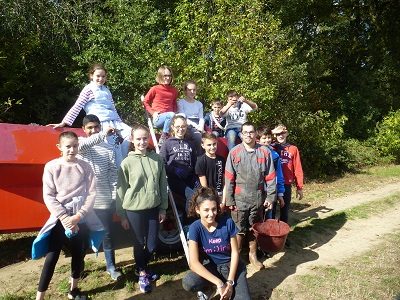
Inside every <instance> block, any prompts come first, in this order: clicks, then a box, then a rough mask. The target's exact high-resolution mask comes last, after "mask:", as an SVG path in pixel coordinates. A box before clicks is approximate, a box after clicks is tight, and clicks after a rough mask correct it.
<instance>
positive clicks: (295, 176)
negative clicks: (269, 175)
mask: <svg viewBox="0 0 400 300" xmlns="http://www.w3.org/2000/svg"><path fill="white" fill-rule="evenodd" d="M272 133H273V134H274V135H275V136H276V143H275V144H274V145H272V146H273V147H274V149H275V151H276V152H278V154H279V156H280V158H281V163H282V171H283V177H284V180H285V193H284V194H283V200H284V202H285V205H284V206H283V207H282V208H281V209H280V220H281V221H283V222H286V223H288V219H289V209H290V201H291V198H292V184H296V187H297V190H296V197H297V198H299V200H301V199H303V168H302V167H301V161H300V152H299V149H298V148H297V147H296V146H294V145H291V144H289V143H288V142H287V141H286V139H287V136H288V131H287V129H286V126H285V125H282V124H280V125H278V126H276V127H275V128H274V129H273V130H272ZM273 217H274V218H275V213H274V215H273Z"/></svg>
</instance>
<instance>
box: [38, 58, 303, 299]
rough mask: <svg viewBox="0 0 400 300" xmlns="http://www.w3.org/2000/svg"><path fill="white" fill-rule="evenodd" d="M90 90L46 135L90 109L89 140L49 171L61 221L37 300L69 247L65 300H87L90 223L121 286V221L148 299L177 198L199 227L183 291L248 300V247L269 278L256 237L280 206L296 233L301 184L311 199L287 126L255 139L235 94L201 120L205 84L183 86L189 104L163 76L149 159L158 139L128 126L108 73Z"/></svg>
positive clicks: (244, 105)
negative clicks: (293, 217) (153, 262)
mask: <svg viewBox="0 0 400 300" xmlns="http://www.w3.org/2000/svg"><path fill="white" fill-rule="evenodd" d="M89 79H90V83H89V84H88V85H87V86H85V87H84V89H83V90H82V92H81V93H80V95H79V97H78V99H77V101H76V103H75V104H74V105H73V106H72V108H71V109H70V110H69V112H68V113H67V115H66V116H65V118H64V119H63V121H62V122H61V123H59V124H49V126H52V127H53V128H59V127H64V126H66V125H71V124H72V123H73V122H74V120H75V118H76V117H77V115H78V114H79V112H80V110H81V109H82V108H83V109H84V110H85V112H86V116H85V118H84V120H83V126H82V128H83V130H84V132H85V133H86V135H87V136H86V137H79V138H78V137H77V136H76V134H75V133H73V132H71V131H66V132H63V133H61V134H60V136H59V141H58V144H57V147H58V149H59V150H60V151H61V157H59V158H57V159H54V160H52V161H50V162H48V163H47V164H46V166H45V169H44V174H43V197H44V202H45V204H46V206H47V207H48V209H49V211H50V213H51V218H53V219H54V220H55V221H54V222H53V223H54V224H53V227H51V228H48V226H45V227H46V228H45V227H44V228H43V229H42V231H41V232H40V233H39V236H38V238H39V237H40V236H43V234H44V233H46V234H47V235H48V245H47V248H46V251H45V253H44V255H45V256H46V259H45V264H44V266H43V270H42V274H41V277H40V281H39V287H38V292H37V296H36V299H37V300H39V299H44V296H45V292H46V290H47V289H48V286H49V283H50V280H51V278H52V276H53V273H54V269H55V265H56V263H57V260H58V257H59V255H60V251H61V247H62V245H63V244H67V245H68V246H69V248H70V250H71V255H72V259H71V280H70V284H71V286H70V291H69V293H68V298H69V299H85V296H84V295H83V294H82V292H81V291H80V290H79V288H78V280H79V278H80V275H81V272H82V271H83V268H84V257H85V252H86V247H87V239H88V236H89V235H90V232H91V230H93V228H92V226H91V225H90V223H91V219H92V218H89V212H90V215H91V217H97V218H98V220H99V221H100V223H101V224H102V227H101V228H100V229H101V230H99V229H98V228H97V229H96V230H97V232H101V233H102V236H101V237H102V245H103V251H104V255H105V260H106V271H107V272H108V273H109V274H110V276H111V279H113V280H118V279H119V278H120V277H121V275H122V274H121V272H120V271H119V270H118V269H117V268H116V264H115V250H114V241H113V236H114V235H113V233H112V228H113V226H112V216H113V214H114V212H116V213H117V215H118V216H119V217H120V220H121V225H122V227H123V228H124V229H126V230H129V232H130V237H131V241H132V244H133V249H134V259H135V264H136V268H135V273H136V275H137V276H138V284H139V289H140V291H141V292H143V293H148V292H150V291H151V290H152V284H151V282H153V281H155V280H157V279H158V278H159V275H158V274H156V273H154V272H152V270H150V269H149V267H148V266H149V261H150V258H151V256H152V254H153V252H154V251H155V250H156V247H157V236H158V230H159V226H160V223H162V222H164V221H165V218H166V210H167V208H168V192H167V190H168V187H169V189H170V190H171V191H172V192H174V193H175V194H176V195H179V197H180V198H182V199H184V202H185V207H184V208H185V213H186V216H185V217H187V218H190V217H197V218H199V219H198V220H196V221H194V222H193V223H192V224H191V225H190V227H189V231H188V234H187V237H188V245H189V267H190V270H191V271H189V272H188V273H187V274H186V276H185V277H184V279H183V282H182V284H183V287H184V289H186V290H188V291H192V292H195V293H196V294H197V297H198V299H208V295H207V293H206V288H207V286H210V285H215V286H216V289H217V291H218V293H219V295H220V298H221V299H250V292H249V288H248V285H247V280H246V266H245V265H244V264H243V263H242V261H241V259H240V252H241V249H242V245H244V240H245V239H246V238H247V240H248V244H249V262H250V263H251V264H252V265H253V266H255V267H256V268H258V269H261V268H263V264H262V263H261V262H260V261H259V260H258V258H257V242H256V239H255V237H254V235H253V234H252V231H251V226H252V225H253V224H254V223H256V222H259V221H262V219H263V217H267V218H275V215H276V211H277V207H279V208H280V218H281V220H283V221H285V222H288V212H289V207H290V200H291V187H292V185H293V184H296V186H297V189H296V191H297V195H298V196H299V198H300V199H301V198H302V197H303V194H302V188H303V173H302V168H301V162H300V155H299V151H298V149H297V147H296V146H294V145H291V144H289V143H287V140H286V139H287V135H288V131H287V129H286V127H285V126H284V125H282V124H280V125H278V126H276V127H274V128H261V129H259V130H256V128H255V126H254V125H253V124H251V123H249V122H247V114H248V113H249V112H251V111H252V110H255V109H257V104H256V103H254V102H252V101H250V100H248V99H246V98H244V97H243V96H240V95H239V94H238V93H236V92H235V91H229V92H228V93H227V104H226V105H224V106H223V105H222V103H221V101H214V102H212V111H211V112H210V113H209V114H207V115H206V116H205V117H204V115H203V104H202V103H201V102H200V101H198V100H196V88H197V86H196V83H195V82H194V81H191V80H190V81H187V82H185V84H184V86H183V91H184V94H185V97H184V98H182V99H179V100H178V101H177V99H178V96H179V92H178V90H177V89H176V88H175V87H174V86H173V85H172V82H173V75H172V70H171V68H169V67H167V66H162V67H160V68H159V70H158V72H157V76H156V81H157V83H158V84H157V85H155V86H153V87H152V88H150V90H149V91H148V93H147V94H146V96H145V98H144V106H145V109H146V111H147V112H148V113H149V115H150V116H151V118H152V121H153V125H154V127H156V128H160V130H161V134H160V139H159V141H158V144H159V145H161V148H160V151H159V154H157V153H155V152H154V151H151V150H149V149H148V146H149V139H150V131H149V128H147V127H146V126H143V125H135V126H133V127H130V126H128V125H127V124H125V123H123V121H122V120H121V118H120V117H119V115H118V113H117V111H116V109H115V105H114V102H113V99H112V96H111V93H110V91H109V90H108V88H107V87H106V86H105V82H106V79H107V71H106V69H105V68H104V67H103V66H102V65H100V64H95V65H93V66H92V68H91V69H90V71H89ZM222 136H225V137H226V139H227V146H228V149H229V150H230V151H229V154H228V157H227V158H226V160H225V158H223V157H221V156H219V155H217V141H218V137H222ZM274 137H276V141H274V140H273V139H274ZM76 199H79V201H78V200H76ZM71 203H74V204H73V205H72V207H73V209H71V208H70V207H71ZM277 204H278V205H277ZM92 212H94V214H92ZM93 215H94V216H93ZM46 224H47V223H46ZM35 241H36V240H35ZM34 246H35V242H34Z"/></svg>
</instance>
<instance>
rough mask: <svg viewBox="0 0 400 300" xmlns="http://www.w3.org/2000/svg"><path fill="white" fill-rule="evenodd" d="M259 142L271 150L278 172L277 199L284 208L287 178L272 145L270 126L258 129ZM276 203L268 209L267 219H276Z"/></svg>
mask: <svg viewBox="0 0 400 300" xmlns="http://www.w3.org/2000/svg"><path fill="white" fill-rule="evenodd" d="M258 142H259V144H260V145H262V146H265V147H267V148H268V149H269V150H270V151H271V154H272V159H273V161H274V167H275V172H276V191H277V199H278V201H279V206H280V207H281V208H282V207H283V206H285V202H284V200H283V195H284V193H285V180H284V178H283V172H282V163H281V160H280V157H279V154H278V153H277V152H276V151H275V150H274V149H273V148H272V147H271V143H272V132H271V129H270V128H268V127H262V128H260V129H259V130H258ZM276 204H277V203H276V202H274V204H273V208H272V209H270V210H268V211H267V213H266V218H267V219H275V212H276Z"/></svg>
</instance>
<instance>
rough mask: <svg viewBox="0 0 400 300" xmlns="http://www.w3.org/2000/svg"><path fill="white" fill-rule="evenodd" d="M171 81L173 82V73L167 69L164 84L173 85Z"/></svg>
mask: <svg viewBox="0 0 400 300" xmlns="http://www.w3.org/2000/svg"><path fill="white" fill-rule="evenodd" d="M171 81H172V73H171V71H170V70H168V69H165V70H164V72H163V75H162V83H163V84H171Z"/></svg>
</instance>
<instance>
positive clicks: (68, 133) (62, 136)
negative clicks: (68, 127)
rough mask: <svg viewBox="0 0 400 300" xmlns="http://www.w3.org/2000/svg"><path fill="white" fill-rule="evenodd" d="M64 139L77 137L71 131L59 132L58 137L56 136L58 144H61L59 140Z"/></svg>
mask: <svg viewBox="0 0 400 300" xmlns="http://www.w3.org/2000/svg"><path fill="white" fill-rule="evenodd" d="M65 138H66V139H78V136H77V135H76V133H75V132H73V131H64V132H61V133H60V135H59V136H58V143H61V140H62V139H65Z"/></svg>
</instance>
